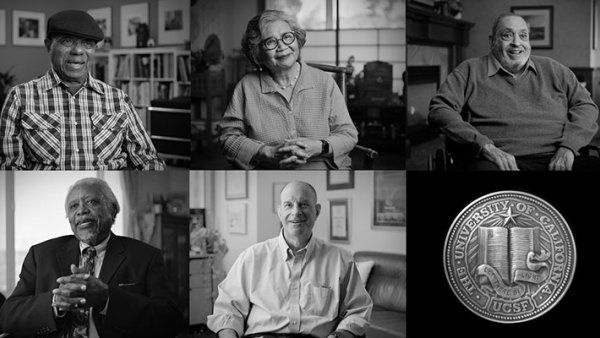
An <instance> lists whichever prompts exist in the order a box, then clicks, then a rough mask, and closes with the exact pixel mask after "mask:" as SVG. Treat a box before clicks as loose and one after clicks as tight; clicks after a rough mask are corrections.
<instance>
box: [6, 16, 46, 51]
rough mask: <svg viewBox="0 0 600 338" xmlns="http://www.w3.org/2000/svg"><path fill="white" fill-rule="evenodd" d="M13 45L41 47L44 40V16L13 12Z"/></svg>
mask: <svg viewBox="0 0 600 338" xmlns="http://www.w3.org/2000/svg"><path fill="white" fill-rule="evenodd" d="M12 19H13V45H16V46H43V45H44V39H45V38H46V14H44V13H43V12H29V11H13V18H12Z"/></svg>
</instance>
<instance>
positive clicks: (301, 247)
mask: <svg viewBox="0 0 600 338" xmlns="http://www.w3.org/2000/svg"><path fill="white" fill-rule="evenodd" d="M320 211H321V205H320V204H317V194H316V192H315V189H314V188H313V187H312V186H311V185H310V184H308V183H305V182H291V183H289V184H288V185H286V186H285V187H284V188H283V190H282V191H281V204H280V205H279V208H278V210H277V214H278V215H279V219H280V221H281V224H282V225H283V227H282V230H281V232H280V234H279V236H278V237H275V238H272V239H269V240H267V241H265V242H262V243H258V244H256V245H253V246H252V247H250V248H248V249H246V250H245V251H244V252H242V253H241V254H240V256H239V257H238V259H237V260H236V262H235V263H234V264H233V266H232V267H231V270H230V271H229V274H228V275H227V278H226V279H225V280H224V281H223V282H222V283H221V284H220V285H219V296H218V298H217V300H216V302H215V308H214V313H213V314H212V315H210V316H209V317H208V327H209V328H210V329H211V330H213V331H214V332H217V333H218V334H219V337H220V338H223V337H264V338H271V337H282V338H286V337H297V338H300V337H320V338H325V337H327V338H331V337H357V336H362V335H364V334H365V331H366V329H367V326H368V325H369V319H370V317H371V309H372V307H373V302H372V301H371V297H370V296H369V294H368V293H367V291H366V290H365V288H364V286H363V284H362V282H361V280H360V277H359V275H358V271H357V269H356V266H355V264H354V261H353V260H352V256H351V255H350V254H349V253H348V252H346V251H344V250H342V249H340V248H338V247H336V246H333V245H329V244H327V243H325V242H323V241H321V240H319V239H317V238H315V237H314V236H313V234H312V229H313V226H314V224H315V220H316V219H317V217H318V216H319V213H320Z"/></svg>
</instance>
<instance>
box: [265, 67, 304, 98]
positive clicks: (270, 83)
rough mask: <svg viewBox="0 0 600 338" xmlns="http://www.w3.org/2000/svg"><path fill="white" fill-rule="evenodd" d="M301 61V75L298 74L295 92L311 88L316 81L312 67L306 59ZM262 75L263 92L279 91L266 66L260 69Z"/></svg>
mask: <svg viewBox="0 0 600 338" xmlns="http://www.w3.org/2000/svg"><path fill="white" fill-rule="evenodd" d="M298 62H300V75H298V80H297V82H296V85H295V86H294V92H299V91H301V90H303V89H309V88H313V87H314V83H315V82H314V81H313V77H312V73H311V71H310V69H308V65H306V62H304V61H298ZM259 77H260V90H261V93H263V94H267V93H275V92H277V83H276V82H275V80H274V79H273V77H272V76H271V74H270V73H269V71H268V70H267V69H265V68H263V70H261V71H259Z"/></svg>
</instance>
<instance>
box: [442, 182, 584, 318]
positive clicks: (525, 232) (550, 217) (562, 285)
mask: <svg viewBox="0 0 600 338" xmlns="http://www.w3.org/2000/svg"><path fill="white" fill-rule="evenodd" d="M575 263H576V250H575V241H574V239H573V235H572V234H571V230H570V229H569V226H568V224H567V222H566V221H565V219H564V218H563V217H562V215H561V214H560V213H559V212H558V211H557V210H556V209H555V208H554V207H552V205H550V204H549V203H547V202H546V201H544V200H542V199H541V198H539V197H536V196H534V195H531V194H528V193H524V192H519V191H500V192H495V193H492V194H489V195H486V196H483V197H481V198H479V199H477V200H475V201H473V202H472V203H471V204H469V205H468V206H467V207H466V208H465V209H464V210H463V211H461V212H460V214H458V216H457V217H456V219H455V220H454V222H453V223H452V226H451V227H450V231H449V232H448V235H447V237H446V243H445V248H444V269H445V272H446V277H447V279H448V282H449V283H450V287H451V289H452V291H454V294H455V295H456V297H457V298H458V299H459V300H460V302H461V303H462V304H463V305H465V306H466V307H467V308H468V309H469V310H471V311H472V312H474V313H476V314H477V315H479V316H481V317H483V318H485V319H488V320H491V321H495V322H501V323H517V322H523V321H527V320H531V319H534V318H536V317H539V316H541V315H543V314H544V313H546V312H547V311H549V310H550V309H551V308H552V307H553V306H555V305H556V304H557V303H558V302H559V301H560V299H561V298H562V297H563V296H564V295H565V293H566V292H567V290H568V288H569V285H570V284H571V281H572V280H573V275H574V273H575Z"/></svg>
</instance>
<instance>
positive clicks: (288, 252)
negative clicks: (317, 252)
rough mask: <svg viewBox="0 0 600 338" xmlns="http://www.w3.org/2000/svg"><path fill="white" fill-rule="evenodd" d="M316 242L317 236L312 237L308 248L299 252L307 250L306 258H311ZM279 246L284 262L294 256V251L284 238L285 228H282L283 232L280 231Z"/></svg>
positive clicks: (307, 245)
mask: <svg viewBox="0 0 600 338" xmlns="http://www.w3.org/2000/svg"><path fill="white" fill-rule="evenodd" d="M315 241H316V240H315V236H314V235H311V237H310V239H309V240H308V243H307V244H306V246H305V247H304V248H302V249H300V250H298V252H301V251H303V250H306V257H309V256H310V254H311V253H312V252H313V250H314V247H315ZM277 244H278V245H279V252H280V253H281V256H282V257H283V260H284V261H285V260H287V259H288V258H290V257H291V256H292V253H293V250H292V248H290V246H289V245H288V244H287V242H286V241H285V237H283V228H281V230H280V231H279V236H278V237H277ZM298 252H297V253H298Z"/></svg>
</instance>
